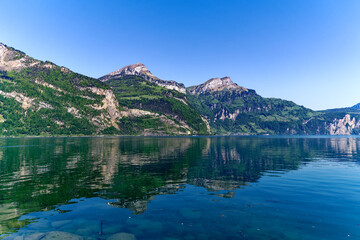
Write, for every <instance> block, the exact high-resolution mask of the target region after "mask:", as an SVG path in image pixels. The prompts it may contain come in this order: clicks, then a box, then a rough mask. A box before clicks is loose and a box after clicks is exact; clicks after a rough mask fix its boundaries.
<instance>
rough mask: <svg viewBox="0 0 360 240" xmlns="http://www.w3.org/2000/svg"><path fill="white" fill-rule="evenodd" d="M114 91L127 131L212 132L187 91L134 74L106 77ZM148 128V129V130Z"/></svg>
mask: <svg viewBox="0 0 360 240" xmlns="http://www.w3.org/2000/svg"><path fill="white" fill-rule="evenodd" d="M105 83H106V84H108V85H109V86H110V87H111V89H112V90H113V91H114V93H115V96H116V97H117V99H118V101H119V104H120V105H121V106H122V110H121V113H122V114H124V116H126V117H124V118H122V119H121V120H120V122H119V125H120V128H121V129H124V131H125V132H124V133H128V132H131V131H135V132H137V133H139V134H143V135H144V134H145V135H146V134H149V133H152V132H157V133H158V134H167V135H168V134H170V135H174V134H175V135H188V134H209V133H210V129H208V128H207V122H206V121H205V120H203V119H202V117H201V115H200V113H199V112H198V111H197V110H195V109H194V108H192V107H191V106H190V105H189V103H188V101H187V99H186V97H185V94H183V93H180V92H178V91H176V90H171V89H167V88H165V87H162V86H159V85H158V84H156V83H153V82H150V81H147V80H145V79H144V78H143V77H140V76H135V75H125V76H123V77H114V78H110V79H108V80H106V81H105ZM145 130H146V131H145Z"/></svg>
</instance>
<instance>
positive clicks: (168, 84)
mask: <svg viewBox="0 0 360 240" xmlns="http://www.w3.org/2000/svg"><path fill="white" fill-rule="evenodd" d="M127 75H135V76H140V77H142V78H144V79H145V80H147V81H149V82H152V83H155V84H157V85H159V86H161V87H164V88H167V89H171V90H176V91H178V92H181V93H184V94H185V93H186V89H185V86H184V84H181V83H178V82H175V81H166V80H161V79H160V78H158V77H155V76H154V75H153V74H152V73H151V72H150V71H149V70H148V69H147V68H146V66H145V65H144V64H142V63H136V64H132V65H128V66H126V67H123V68H121V69H119V70H116V71H114V72H112V73H109V74H107V75H105V76H103V77H101V78H99V80H100V81H103V82H105V81H108V80H110V79H114V78H119V77H123V76H127Z"/></svg>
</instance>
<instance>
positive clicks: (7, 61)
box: [0, 43, 40, 71]
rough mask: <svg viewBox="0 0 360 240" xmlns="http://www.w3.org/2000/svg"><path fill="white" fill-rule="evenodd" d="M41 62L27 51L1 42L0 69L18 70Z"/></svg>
mask: <svg viewBox="0 0 360 240" xmlns="http://www.w3.org/2000/svg"><path fill="white" fill-rule="evenodd" d="M39 63H40V61H38V60H35V59H33V58H31V57H29V56H27V55H26V54H25V53H23V52H21V51H19V50H16V49H14V48H11V47H8V46H6V45H5V44H3V43H0V71H13V70H15V71H18V70H21V69H24V68H27V67H32V66H34V65H37V64H39Z"/></svg>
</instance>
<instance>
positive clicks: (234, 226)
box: [0, 137, 360, 240]
mask: <svg viewBox="0 0 360 240" xmlns="http://www.w3.org/2000/svg"><path fill="white" fill-rule="evenodd" d="M359 153H360V139H359V138H354V137H349V138H341V137H337V138H326V137H320V138H319V137H296V138H287V137H278V138H277V137H213V138H207V137H190V138H187V137H178V138H175V137H174V138H170V137H169V138H165V137H164V138H155V137H119V138H14V139H0V236H1V237H3V238H5V239H47V237H49V236H50V235H47V234H49V232H52V233H54V231H57V232H55V233H59V232H60V233H61V234H64V232H66V233H69V234H74V235H68V236H71V237H73V239H81V238H82V239H115V237H116V236H119V235H115V234H117V233H128V234H132V235H127V236H135V237H136V239H167V240H170V239H360V167H359V166H360V165H359V163H360V156H359ZM63 236H65V235H63ZM1 237H0V238H1ZM75 237H76V238H75ZM118 239H120V238H118Z"/></svg>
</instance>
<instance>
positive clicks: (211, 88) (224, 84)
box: [188, 77, 249, 94]
mask: <svg viewBox="0 0 360 240" xmlns="http://www.w3.org/2000/svg"><path fill="white" fill-rule="evenodd" d="M224 89H228V90H231V91H237V92H248V91H249V90H248V89H247V88H244V87H240V86H239V85H237V84H236V83H234V82H233V81H232V80H231V78H230V77H223V78H212V79H210V80H208V81H206V82H205V83H203V84H201V85H198V86H193V87H189V88H188V91H189V93H190V94H205V93H212V92H216V91H223V90H224Z"/></svg>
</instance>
